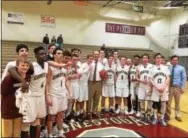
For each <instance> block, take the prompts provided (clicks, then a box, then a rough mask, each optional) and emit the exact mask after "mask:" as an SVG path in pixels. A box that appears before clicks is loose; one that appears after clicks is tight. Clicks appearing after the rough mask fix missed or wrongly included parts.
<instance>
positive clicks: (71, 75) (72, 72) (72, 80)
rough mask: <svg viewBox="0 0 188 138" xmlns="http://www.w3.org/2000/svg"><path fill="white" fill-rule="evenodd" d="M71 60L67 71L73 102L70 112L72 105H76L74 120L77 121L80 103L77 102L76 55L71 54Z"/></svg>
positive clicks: (77, 75)
mask: <svg viewBox="0 0 188 138" xmlns="http://www.w3.org/2000/svg"><path fill="white" fill-rule="evenodd" d="M71 60H72V61H71V62H72V66H70V68H69V69H68V79H69V80H70V85H71V86H70V87H71V91H72V100H73V105H72V110H73V107H74V103H76V120H77V121H78V120H79V119H80V118H78V116H79V107H80V103H79V102H77V100H78V97H79V84H78V80H79V78H80V75H79V74H78V69H79V66H77V61H78V55H77V54H73V55H72V59H71ZM80 121H82V120H80Z"/></svg>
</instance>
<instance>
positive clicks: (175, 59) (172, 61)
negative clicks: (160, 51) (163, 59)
mask: <svg viewBox="0 0 188 138" xmlns="http://www.w3.org/2000/svg"><path fill="white" fill-rule="evenodd" d="M170 59H171V64H172V65H176V64H178V61H179V57H178V56H177V55H173V56H171V58H170Z"/></svg>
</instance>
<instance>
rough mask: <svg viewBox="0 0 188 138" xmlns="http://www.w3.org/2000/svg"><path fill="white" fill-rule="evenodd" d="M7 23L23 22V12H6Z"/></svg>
mask: <svg viewBox="0 0 188 138" xmlns="http://www.w3.org/2000/svg"><path fill="white" fill-rule="evenodd" d="M7 16H8V17H7V23H9V24H21V25H23V24H24V14H22V13H12V12H11V13H10V12H9V13H8V15H7Z"/></svg>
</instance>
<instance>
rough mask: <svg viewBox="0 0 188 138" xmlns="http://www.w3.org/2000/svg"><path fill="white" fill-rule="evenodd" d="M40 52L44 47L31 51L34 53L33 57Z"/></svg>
mask: <svg viewBox="0 0 188 138" xmlns="http://www.w3.org/2000/svg"><path fill="white" fill-rule="evenodd" d="M40 50H44V47H42V46H38V47H36V48H35V49H34V50H33V51H34V53H35V55H36V54H37V53H38V52H39V51H40Z"/></svg>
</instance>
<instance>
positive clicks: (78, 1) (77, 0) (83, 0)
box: [74, 0, 88, 6]
mask: <svg viewBox="0 0 188 138" xmlns="http://www.w3.org/2000/svg"><path fill="white" fill-rule="evenodd" d="M74 3H75V4H78V5H82V6H87V4H88V0H74Z"/></svg>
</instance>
